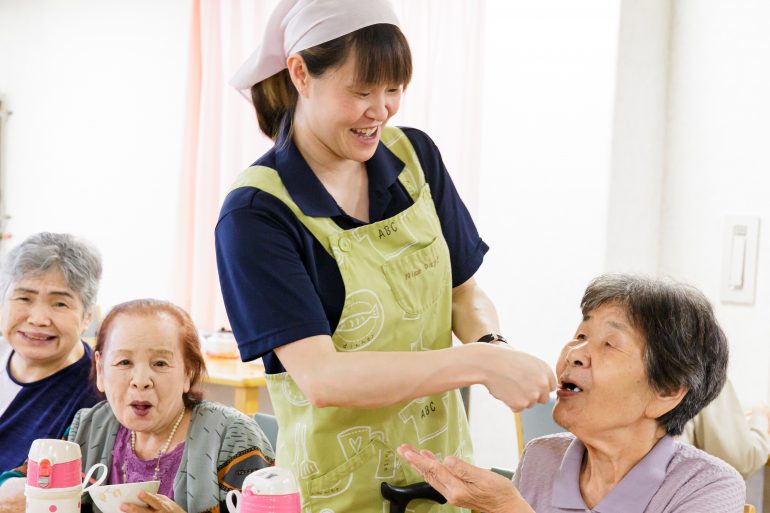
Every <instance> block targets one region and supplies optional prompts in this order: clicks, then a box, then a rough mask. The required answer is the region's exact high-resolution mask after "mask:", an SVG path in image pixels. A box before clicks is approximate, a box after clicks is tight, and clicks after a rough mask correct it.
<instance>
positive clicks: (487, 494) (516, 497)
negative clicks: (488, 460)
mask: <svg viewBox="0 0 770 513" xmlns="http://www.w3.org/2000/svg"><path fill="white" fill-rule="evenodd" d="M398 454H399V455H401V457H402V458H403V459H405V460H406V461H407V462H408V463H409V464H410V465H411V466H412V467H413V468H414V469H415V470H416V471H417V472H419V473H420V475H421V476H422V477H423V479H425V481H426V482H427V483H428V484H430V485H431V486H432V487H433V488H435V489H436V490H437V491H438V492H439V493H440V494H441V495H443V496H444V497H445V498H446V500H447V502H449V503H450V504H453V505H455V506H459V507H461V508H471V509H476V510H481V511H484V512H486V513H534V510H533V509H532V508H531V507H530V506H529V504H527V502H526V501H525V500H524V499H523V498H522V497H521V495H520V494H519V491H518V490H517V489H516V487H515V486H513V483H511V481H510V480H508V479H506V478H505V477H503V476H501V475H499V474H495V473H494V472H492V471H490V470H485V469H481V468H478V467H475V466H473V465H471V464H469V463H466V462H464V461H462V460H460V459H458V458H455V457H453V456H450V457H448V458H445V459H444V462H443V463H442V462H441V461H439V460H438V458H436V456H434V455H433V453H431V452H430V451H420V452H417V451H416V450H415V449H414V448H413V447H412V446H410V445H408V444H404V445H402V446H401V447H399V448H398Z"/></svg>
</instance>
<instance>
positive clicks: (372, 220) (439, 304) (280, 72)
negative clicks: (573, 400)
mask: <svg viewBox="0 0 770 513" xmlns="http://www.w3.org/2000/svg"><path fill="white" fill-rule="evenodd" d="M363 4H364V3H362V2H358V1H356V0H285V1H283V2H281V3H280V4H279V5H278V7H277V9H276V11H275V12H274V13H273V15H272V17H271V19H270V21H269V22H268V27H267V31H266V35H265V39H264V41H263V45H262V47H261V48H260V49H259V50H257V51H256V52H255V53H254V54H253V55H252V57H251V58H249V60H248V61H247V62H246V63H245V64H244V65H243V67H242V68H241V69H240V70H239V72H238V73H237V75H236V76H235V77H234V79H233V81H232V84H233V85H234V86H235V87H236V88H238V89H241V90H243V89H250V90H251V97H252V100H253V103H254V106H255V108H256V112H257V119H258V121H259V125H260V128H261V129H262V131H263V132H264V133H265V134H267V135H268V136H269V137H271V138H272V139H273V140H274V141H275V146H274V147H273V148H272V149H271V150H270V151H269V152H268V153H266V154H265V155H263V156H262V157H261V158H260V159H259V160H258V161H257V162H256V163H255V164H254V165H253V166H252V167H250V168H248V169H247V170H246V171H244V172H243V173H242V174H241V176H240V177H239V178H238V180H237V181H236V184H235V186H234V187H233V189H232V190H231V191H230V193H229V194H228V196H227V198H226V199H225V202H224V205H223V207H222V211H221V214H220V218H219V222H218V224H217V228H216V238H217V261H218V266H219V276H220V282H221V286H222V292H223V296H224V299H225V305H226V307H227V312H228V316H229V318H230V321H231V323H232V327H233V330H234V332H235V335H236V337H237V339H238V343H239V347H240V351H241V356H242V358H243V359H244V360H252V359H254V358H257V357H263V360H264V363H265V368H266V372H267V374H268V376H267V382H268V387H269V390H270V395H271V399H272V402H273V405H274V408H275V412H276V416H277V417H278V422H279V425H280V439H279V441H278V447H277V461H276V463H277V464H278V465H280V466H288V467H291V468H292V469H293V470H294V472H295V474H296V475H297V476H298V478H299V479H300V488H301V493H302V500H303V507H304V508H306V509H304V510H303V511H313V512H334V513H343V512H353V511H355V512H377V513H381V512H382V511H383V504H382V501H383V499H382V498H381V497H380V491H379V490H380V482H381V481H388V482H391V483H396V484H398V483H408V482H413V481H416V480H418V481H419V480H421V478H420V477H419V475H418V474H417V473H416V472H415V471H413V470H412V469H410V468H405V467H404V466H401V465H399V463H398V462H397V459H396V454H395V447H397V446H399V445H400V444H402V443H404V442H409V443H412V444H413V445H415V446H416V447H420V448H425V449H429V450H431V451H434V452H438V453H441V454H443V455H449V454H454V455H456V456H459V457H463V458H469V457H470V456H471V452H472V449H471V445H470V439H469V436H468V427H467V421H466V417H465V412H464V409H463V406H462V403H461V400H460V396H459V393H458V392H457V389H458V388H459V387H463V386H467V385H470V384H473V383H480V384H483V385H485V386H486V387H487V388H488V389H489V391H490V392H491V393H492V394H493V395H494V396H495V397H497V398H499V399H501V400H502V401H504V402H505V403H506V404H507V405H508V406H509V407H511V408H512V409H514V410H520V409H522V408H525V407H527V406H530V405H532V404H534V403H536V402H538V401H540V402H545V401H547V398H548V393H549V392H550V391H551V390H554V388H555V378H554V376H553V373H552V371H551V370H550V368H549V367H548V366H547V365H546V364H545V363H544V362H542V361H540V360H538V359H536V358H534V357H532V356H529V355H526V354H524V353H520V352H518V351H515V350H513V349H511V348H510V347H508V346H507V344H505V343H504V339H502V337H500V336H499V335H497V333H498V331H499V326H498V319H497V314H496V312H495V308H494V306H493V305H492V303H491V302H490V300H489V298H488V297H487V296H486V295H485V294H484V292H483V291H482V290H481V289H480V288H479V286H478V285H477V284H476V282H475V280H474V278H473V275H474V274H475V272H476V270H477V269H478V268H479V266H480V265H481V262H482V260H483V256H484V254H485V253H486V251H487V249H488V248H487V245H486V244H485V243H484V242H483V241H482V240H481V238H480V237H479V235H478V232H477V231H476V227H475V226H474V224H473V221H472V220H471V218H470V215H469V214H468V211H467V209H466V208H465V206H464V205H463V203H462V201H461V200H460V198H459V196H458V194H457V191H456V190H455V188H454V185H453V184H452V181H451V179H450V178H449V175H448V174H447V171H446V169H445V167H444V164H443V162H442V160H441V156H440V154H439V152H438V149H437V148H436V147H435V145H434V144H433V142H432V141H431V140H430V139H429V138H428V136H426V135H425V134H424V133H422V132H420V131H418V130H415V129H397V128H391V127H387V126H386V124H387V122H388V120H389V119H390V118H391V117H392V116H393V115H394V114H395V113H396V112H397V111H398V108H399V104H400V101H401V95H402V92H403V90H404V87H405V86H406V85H407V84H408V83H409V80H410V77H411V71H412V65H411V55H410V51H409V46H408V44H407V42H406V39H405V38H404V36H403V34H402V33H401V31H400V30H399V28H398V27H397V20H396V17H395V15H394V14H393V12H392V10H391V8H390V5H389V4H388V3H387V2H386V1H385V0H367V2H365V6H363ZM453 331H454V333H455V335H457V337H458V338H459V339H460V340H461V341H462V342H466V343H467V342H474V341H479V340H482V341H491V342H493V343H491V344H485V343H480V344H466V345H462V346H459V347H452V332H453ZM431 507H438V506H436V505H435V504H433V506H431V505H430V504H428V503H424V504H421V505H419V506H418V508H417V509H416V511H418V512H421V511H428V510H429V509H430V508H431ZM442 511H443V510H442Z"/></svg>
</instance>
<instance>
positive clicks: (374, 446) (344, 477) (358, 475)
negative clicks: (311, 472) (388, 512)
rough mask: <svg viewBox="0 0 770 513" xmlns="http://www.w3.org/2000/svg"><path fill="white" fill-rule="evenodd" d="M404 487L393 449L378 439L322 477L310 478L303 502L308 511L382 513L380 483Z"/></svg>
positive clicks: (402, 474) (372, 440)
mask: <svg viewBox="0 0 770 513" xmlns="http://www.w3.org/2000/svg"><path fill="white" fill-rule="evenodd" d="M383 481H387V482H388V483H395V484H400V485H403V484H405V477H404V471H403V469H402V468H401V466H400V462H398V455H397V454H396V451H395V450H394V449H391V448H390V447H388V446H386V445H385V444H384V443H382V442H381V441H380V440H378V439H376V438H375V439H371V440H370V441H369V444H368V445H366V446H365V447H363V448H362V449H361V450H360V451H359V452H358V453H356V454H355V455H353V456H351V457H350V459H348V460H347V461H345V462H344V463H342V464H340V465H338V466H337V467H335V468H333V469H332V470H330V471H329V472H327V473H326V474H324V475H322V476H319V477H316V478H314V479H311V480H310V482H309V483H308V485H307V490H308V494H307V495H308V496H307V498H304V499H305V502H307V503H309V504H310V505H311V511H313V512H316V511H322V510H323V509H324V508H328V509H331V510H332V511H378V512H380V511H382V506H381V504H382V503H383V502H384V501H385V499H383V498H382V495H381V494H380V483H382V482H383Z"/></svg>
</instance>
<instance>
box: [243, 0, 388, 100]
mask: <svg viewBox="0 0 770 513" xmlns="http://www.w3.org/2000/svg"><path fill="white" fill-rule="evenodd" d="M378 23H388V24H391V25H396V26H398V18H396V14H395V12H393V8H392V7H391V5H390V2H389V1H388V0H283V1H282V2H281V3H279V4H278V6H277V7H276V8H275V11H273V14H272V15H271V16H270V20H269V21H268V22H267V28H266V30H265V37H264V39H263V40H262V46H260V47H259V48H257V49H256V50H255V51H254V53H252V54H251V55H250V56H249V58H248V59H246V62H244V63H243V64H242V65H241V67H240V69H238V71H237V72H236V73H235V75H233V78H231V79H230V85H231V86H233V87H234V88H236V89H238V90H239V91H240V92H241V94H243V95H244V96H245V97H247V98H250V97H251V95H250V92H249V91H250V89H251V87H252V86H253V85H254V84H256V83H258V82H261V81H262V80H264V79H266V78H268V77H271V76H273V75H275V74H276V73H278V72H279V71H281V70H282V69H284V68H286V59H287V58H288V57H289V55H291V54H294V53H297V52H299V51H301V50H306V49H307V48H312V47H313V46H317V45H320V44H321V43H326V42H327V41H331V40H332V39H336V38H338V37H340V36H344V35H345V34H350V33H351V32H355V31H356V30H358V29H361V28H364V27H368V26H370V25H376V24H378Z"/></svg>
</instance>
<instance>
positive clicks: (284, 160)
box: [275, 134, 404, 220]
mask: <svg viewBox="0 0 770 513" xmlns="http://www.w3.org/2000/svg"><path fill="white" fill-rule="evenodd" d="M275 164H276V171H278V175H279V176H280V177H281V181H282V182H283V185H284V186H285V187H286V190H287V191H288V192H289V195H290V196H291V199H293V200H294V202H295V203H296V204H297V206H298V207H299V208H300V210H302V213H303V214H305V215H306V216H310V217H335V216H339V215H342V214H343V212H342V210H341V209H340V207H339V205H337V202H336V201H334V198H333V197H332V195H331V194H329V192H328V191H327V190H326V188H325V187H324V186H323V184H322V183H321V181H320V180H319V179H318V177H317V176H316V175H315V173H313V170H312V169H310V166H309V165H308V164H307V162H305V159H304V158H303V157H302V154H301V153H300V152H299V149H297V146H296V145H295V144H294V141H293V140H292V139H291V138H288V137H286V136H285V135H284V134H282V136H281V137H280V138H279V139H278V141H276V150H275ZM403 169H404V163H403V162H402V161H401V160H400V159H399V158H398V157H396V156H395V155H394V154H393V152H391V151H390V150H389V149H388V148H387V147H385V145H384V144H382V142H381V141H380V143H379V144H378V145H377V149H376V150H375V152H374V155H373V156H372V158H370V159H369V160H367V161H366V171H367V173H368V175H369V198H370V206H369V212H370V213H371V214H373V215H372V216H371V218H372V219H373V220H375V219H379V218H380V217H381V214H382V212H384V211H385V208H386V206H387V204H388V201H389V200H390V197H391V196H390V192H389V191H388V188H389V187H390V186H391V185H393V184H394V183H395V182H396V180H398V175H399V174H400V173H401V171H402V170H403Z"/></svg>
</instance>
